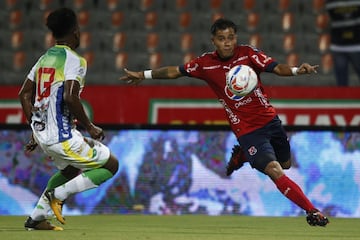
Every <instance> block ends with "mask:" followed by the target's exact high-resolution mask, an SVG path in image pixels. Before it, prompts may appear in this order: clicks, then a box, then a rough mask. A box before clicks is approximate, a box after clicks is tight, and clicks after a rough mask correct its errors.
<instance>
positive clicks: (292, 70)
mask: <svg viewBox="0 0 360 240" xmlns="http://www.w3.org/2000/svg"><path fill="white" fill-rule="evenodd" d="M298 69H299V68H297V67H292V68H291V73H292V75H293V76H296V75H298V73H297V70H298Z"/></svg>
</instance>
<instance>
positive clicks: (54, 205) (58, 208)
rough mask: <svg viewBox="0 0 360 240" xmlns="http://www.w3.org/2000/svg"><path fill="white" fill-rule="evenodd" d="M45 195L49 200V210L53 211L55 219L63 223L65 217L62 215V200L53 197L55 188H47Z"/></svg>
mask: <svg viewBox="0 0 360 240" xmlns="http://www.w3.org/2000/svg"><path fill="white" fill-rule="evenodd" d="M45 196H46V197H47V199H48V200H49V205H50V207H51V210H52V211H53V212H54V215H55V217H56V219H57V220H58V221H59V222H60V223H61V224H65V218H64V217H63V216H62V208H63V205H64V201H62V200H60V199H58V198H56V197H55V189H51V190H47V191H46V192H45Z"/></svg>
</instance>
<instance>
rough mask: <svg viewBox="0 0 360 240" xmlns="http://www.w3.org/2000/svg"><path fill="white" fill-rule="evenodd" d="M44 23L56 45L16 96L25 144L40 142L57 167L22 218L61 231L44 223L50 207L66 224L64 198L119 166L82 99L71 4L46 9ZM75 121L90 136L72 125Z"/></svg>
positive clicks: (33, 226) (82, 67)
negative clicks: (27, 131)
mask: <svg viewBox="0 0 360 240" xmlns="http://www.w3.org/2000/svg"><path fill="white" fill-rule="evenodd" d="M46 25H47V27H48V28H49V30H50V31H51V32H52V35H53V36H54V38H55V42H56V44H55V46H53V47H51V48H50V49H48V50H47V51H46V52H45V54H44V55H42V56H41V57H40V58H39V59H38V61H37V62H36V64H35V65H34V66H33V68H32V69H31V71H30V73H29V74H28V76H27V78H26V79H25V81H24V83H23V86H22V88H21V90H20V92H19V98H20V101H21V104H22V108H23V111H24V114H25V116H26V118H27V120H28V122H29V124H30V126H31V129H32V139H31V141H30V142H29V143H28V144H27V145H26V146H25V149H26V150H27V151H32V150H34V149H35V147H36V146H37V145H39V146H40V147H41V148H42V150H43V151H44V152H45V153H46V154H48V155H49V156H50V157H51V159H52V160H53V162H54V164H55V165H56V167H57V168H58V169H59V171H58V172H57V173H55V174H54V175H53V176H52V177H51V178H50V179H49V181H48V183H47V186H46V189H45V191H44V192H43V194H42V195H41V196H40V199H39V201H38V203H37V205H36V207H35V208H34V210H33V212H32V213H31V215H30V216H29V217H28V219H27V220H26V222H25V229H27V230H63V228H62V227H58V226H54V225H52V224H51V223H50V222H48V220H47V216H48V212H49V211H50V210H52V211H53V212H54V214H55V216H56V218H57V219H58V221H59V222H60V223H62V224H65V219H64V217H63V216H62V206H63V203H64V200H65V199H66V198H67V197H68V196H69V195H71V194H75V193H78V192H82V191H85V190H88V189H91V188H95V187H97V186H99V185H100V184H101V183H103V182H105V181H106V180H108V179H110V178H111V177H113V176H114V175H115V173H116V172H117V170H118V160H117V159H116V158H115V157H114V156H113V155H112V154H111V152H110V150H109V148H108V147H107V146H105V145H104V144H102V143H101V142H100V141H101V140H102V139H103V138H104V132H103V130H102V129H101V128H100V127H98V126H95V125H94V124H93V123H92V122H91V121H90V119H89V118H88V117H87V115H86V114H85V111H84V108H83V106H82V104H81V102H80V93H81V91H82V89H83V87H84V82H85V81H84V78H85V74H86V68H87V66H86V60H85V59H84V58H83V57H81V56H79V55H78V54H77V53H76V52H75V51H74V50H75V49H76V48H77V47H78V46H79V38H80V30H79V25H78V22H77V16H76V14H75V13H74V11H72V10H71V9H68V8H60V9H57V10H55V11H53V12H51V13H50V14H49V16H48V18H47V22H46ZM75 120H77V121H79V122H80V123H81V124H82V125H83V126H84V128H85V129H86V130H87V132H88V133H89V135H90V136H91V138H87V137H84V136H83V135H82V134H81V133H80V132H79V131H78V130H77V129H76V127H75V124H74V122H75ZM80 173H81V174H80Z"/></svg>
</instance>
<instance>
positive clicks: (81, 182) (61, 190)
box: [54, 174, 98, 201]
mask: <svg viewBox="0 0 360 240" xmlns="http://www.w3.org/2000/svg"><path fill="white" fill-rule="evenodd" d="M96 187H98V185H95V184H94V183H93V182H92V181H91V180H90V179H89V178H88V177H86V176H84V174H80V175H78V176H76V177H75V178H73V179H71V180H70V181H69V182H66V183H64V184H63V185H61V186H59V187H57V188H55V192H54V194H55V197H56V198H57V199H59V200H61V201H64V200H65V199H67V198H68V196H70V195H72V194H74V193H79V192H83V191H85V190H88V189H92V188H96Z"/></svg>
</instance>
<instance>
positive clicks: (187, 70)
mask: <svg viewBox="0 0 360 240" xmlns="http://www.w3.org/2000/svg"><path fill="white" fill-rule="evenodd" d="M201 62H202V59H201V57H197V58H194V59H192V60H191V61H189V62H187V63H185V64H184V65H181V66H180V67H179V69H180V72H181V73H182V74H183V75H185V76H188V77H194V78H200V79H201V76H202V74H201V71H202V68H201V67H200V66H201Z"/></svg>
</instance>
